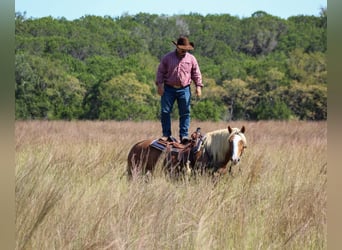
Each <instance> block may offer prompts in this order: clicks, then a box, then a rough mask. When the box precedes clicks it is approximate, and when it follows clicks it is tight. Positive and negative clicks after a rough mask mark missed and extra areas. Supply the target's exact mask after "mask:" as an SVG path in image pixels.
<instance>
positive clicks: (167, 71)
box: [156, 51, 203, 87]
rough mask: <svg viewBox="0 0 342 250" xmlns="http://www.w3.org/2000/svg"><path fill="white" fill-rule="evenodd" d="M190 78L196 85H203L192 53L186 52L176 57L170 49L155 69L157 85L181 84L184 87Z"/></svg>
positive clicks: (174, 52) (189, 81) (188, 83)
mask: <svg viewBox="0 0 342 250" xmlns="http://www.w3.org/2000/svg"><path fill="white" fill-rule="evenodd" d="M191 80H193V81H194V83H195V85H196V86H200V87H203V84H202V75H201V71H200V68H199V66H198V63H197V60H196V58H195V57H194V56H193V55H192V54H190V53H186V54H185V56H184V57H183V58H178V57H177V53H176V51H172V52H169V53H168V54H166V55H165V56H164V57H163V58H162V59H161V62H160V64H159V67H158V71H157V79H156V84H157V85H159V84H163V83H165V84H168V85H175V84H181V85H182V86H183V87H186V86H188V85H190V84H191Z"/></svg>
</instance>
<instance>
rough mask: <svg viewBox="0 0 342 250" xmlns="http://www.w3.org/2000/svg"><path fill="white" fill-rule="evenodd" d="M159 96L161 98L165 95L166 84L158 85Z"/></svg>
mask: <svg viewBox="0 0 342 250" xmlns="http://www.w3.org/2000/svg"><path fill="white" fill-rule="evenodd" d="M158 94H159V95H160V96H163V95H164V84H158Z"/></svg>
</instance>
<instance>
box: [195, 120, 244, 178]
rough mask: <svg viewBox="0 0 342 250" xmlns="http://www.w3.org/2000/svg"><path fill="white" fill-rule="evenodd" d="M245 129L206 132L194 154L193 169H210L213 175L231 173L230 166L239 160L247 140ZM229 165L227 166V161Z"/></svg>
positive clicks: (201, 170)
mask: <svg viewBox="0 0 342 250" xmlns="http://www.w3.org/2000/svg"><path fill="white" fill-rule="evenodd" d="M245 131H246V129H245V126H242V128H241V129H238V128H231V127H230V126H228V129H221V130H216V131H212V132H209V133H207V134H206V136H205V137H204V140H203V144H202V145H201V149H200V150H199V151H198V153H197V155H196V162H195V166H194V168H193V170H195V171H200V172H205V171H208V170H209V171H212V172H213V173H214V174H215V175H217V174H218V175H220V174H225V173H226V172H227V170H228V172H229V173H230V174H231V170H232V166H233V165H237V164H238V163H239V162H240V159H241V156H242V154H243V151H244V149H245V148H246V147H247V140H246V137H245V135H244V133H245ZM229 162H231V165H230V166H229V168H228V163H229Z"/></svg>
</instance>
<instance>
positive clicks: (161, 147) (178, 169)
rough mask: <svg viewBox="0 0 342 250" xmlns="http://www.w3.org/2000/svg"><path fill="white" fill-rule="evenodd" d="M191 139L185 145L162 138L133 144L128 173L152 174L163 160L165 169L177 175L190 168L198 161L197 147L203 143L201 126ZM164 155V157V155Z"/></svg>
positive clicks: (133, 174) (129, 155)
mask: <svg viewBox="0 0 342 250" xmlns="http://www.w3.org/2000/svg"><path fill="white" fill-rule="evenodd" d="M190 138H191V140H190V141H189V142H188V143H187V144H185V145H183V144H180V143H179V142H178V141H171V142H164V141H161V140H160V139H159V140H158V139H146V140H143V141H140V142H138V143H136V144H135V145H133V147H132V148H131V150H130V151H129V154H128V157H127V175H128V178H129V179H131V178H132V176H136V175H139V174H142V175H144V174H147V173H150V174H152V173H153V172H154V170H155V167H156V165H157V163H158V162H159V161H160V160H163V162H162V166H163V168H164V170H165V171H166V172H167V173H169V174H170V175H171V176H177V175H179V174H180V173H183V172H185V171H188V172H191V170H190V168H191V166H193V165H194V163H195V161H196V158H195V157H196V153H197V149H199V147H200V145H201V139H202V135H201V132H200V128H198V129H197V130H196V131H195V132H193V133H192V134H191V137H190ZM162 156H163V157H162Z"/></svg>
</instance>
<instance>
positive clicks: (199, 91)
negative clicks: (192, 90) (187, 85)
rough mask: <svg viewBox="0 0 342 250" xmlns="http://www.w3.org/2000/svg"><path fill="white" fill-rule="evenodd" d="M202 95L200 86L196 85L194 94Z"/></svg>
mask: <svg viewBox="0 0 342 250" xmlns="http://www.w3.org/2000/svg"><path fill="white" fill-rule="evenodd" d="M201 95H202V87H196V96H197V97H200V96H201Z"/></svg>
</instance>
